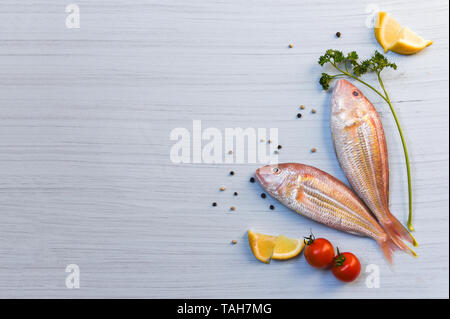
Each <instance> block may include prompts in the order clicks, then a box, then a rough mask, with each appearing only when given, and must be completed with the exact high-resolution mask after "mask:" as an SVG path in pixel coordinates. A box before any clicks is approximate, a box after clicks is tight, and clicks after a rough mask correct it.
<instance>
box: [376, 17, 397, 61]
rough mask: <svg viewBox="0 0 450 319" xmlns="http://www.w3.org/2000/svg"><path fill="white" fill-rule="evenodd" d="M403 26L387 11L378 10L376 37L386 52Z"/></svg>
mask: <svg viewBox="0 0 450 319" xmlns="http://www.w3.org/2000/svg"><path fill="white" fill-rule="evenodd" d="M402 29H403V27H402V26H401V25H400V23H398V22H397V21H396V20H395V19H394V18H392V17H391V16H390V15H389V14H387V13H386V12H378V16H377V20H376V22H375V38H376V39H377V41H378V43H379V44H380V45H381V46H382V47H383V49H384V53H386V52H388V50H389V47H390V46H391V45H392V43H394V42H395V41H396V40H397V39H398V36H399V34H400V32H401V31H402Z"/></svg>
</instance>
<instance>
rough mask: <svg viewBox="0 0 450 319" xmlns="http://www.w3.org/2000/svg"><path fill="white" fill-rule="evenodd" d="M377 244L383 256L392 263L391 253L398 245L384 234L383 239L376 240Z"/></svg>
mask: <svg viewBox="0 0 450 319" xmlns="http://www.w3.org/2000/svg"><path fill="white" fill-rule="evenodd" d="M377 243H378V245H379V246H380V248H381V251H382V252H383V254H384V257H385V258H386V260H387V261H388V262H389V264H391V265H392V255H393V254H394V252H395V250H396V249H398V246H397V245H396V244H395V243H394V242H393V241H392V239H391V238H390V237H389V236H388V235H386V237H384V238H383V239H379V240H377Z"/></svg>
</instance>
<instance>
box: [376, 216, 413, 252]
mask: <svg viewBox="0 0 450 319" xmlns="http://www.w3.org/2000/svg"><path fill="white" fill-rule="evenodd" d="M387 216H388V219H387V221H384V222H383V223H382V226H383V228H384V230H385V231H386V232H387V233H388V235H389V236H391V238H392V240H393V241H394V242H395V243H397V241H401V240H402V239H403V240H406V241H407V242H409V243H411V244H412V245H413V246H414V247H417V246H418V245H417V241H416V239H415V238H414V237H413V236H412V235H411V233H410V232H409V231H408V230H407V229H406V228H405V227H404V226H403V225H402V224H401V223H400V222H399V221H398V219H397V218H395V216H394V215H392V213H391V212H389V211H388V214H387Z"/></svg>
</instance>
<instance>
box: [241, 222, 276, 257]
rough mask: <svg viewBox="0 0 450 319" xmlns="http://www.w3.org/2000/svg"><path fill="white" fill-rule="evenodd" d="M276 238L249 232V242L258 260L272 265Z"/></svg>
mask: <svg viewBox="0 0 450 319" xmlns="http://www.w3.org/2000/svg"><path fill="white" fill-rule="evenodd" d="M275 239H276V237H275V236H269V235H263V234H258V233H255V232H252V231H251V230H249V231H248V242H249V244H250V248H251V249H252V251H253V254H254V255H255V257H256V259H258V260H260V261H262V262H263V263H266V264H268V263H270V259H271V258H272V255H273V251H274V248H275Z"/></svg>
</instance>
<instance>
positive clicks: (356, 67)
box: [319, 50, 414, 231]
mask: <svg viewBox="0 0 450 319" xmlns="http://www.w3.org/2000/svg"><path fill="white" fill-rule="evenodd" d="M319 64H320V65H321V66H324V65H325V64H331V65H332V66H333V67H334V68H335V69H336V70H338V71H339V73H338V74H335V75H329V74H327V73H322V77H321V78H320V81H319V83H320V84H321V85H322V87H323V89H324V90H328V89H329V87H330V82H331V81H332V80H334V79H335V78H338V77H345V76H347V77H350V78H352V79H354V80H356V81H358V82H360V83H362V84H364V85H365V86H367V87H368V88H370V89H371V90H372V91H374V92H375V93H376V94H378V95H379V96H380V97H381V98H382V99H383V100H384V101H385V102H386V103H387V104H388V105H389V108H390V109H391V113H392V115H393V116H394V120H395V124H396V125H397V129H398V132H399V134H400V138H401V140H402V145H403V153H404V154H405V162H406V174H407V176H408V199H409V215H408V222H407V227H408V229H409V230H410V231H414V227H413V225H412V187H411V167H410V164H409V156H408V148H407V147H406V141H405V137H404V135H403V131H402V128H401V126H400V122H399V120H398V117H397V114H396V113H395V110H394V107H393V106H392V103H391V99H390V98H389V95H388V93H387V91H386V88H385V86H384V83H383V80H382V79H381V75H380V74H381V71H383V69H385V68H392V69H394V70H396V69H397V65H396V64H395V63H391V62H389V61H388V60H387V58H386V57H385V56H384V55H383V54H381V53H380V52H378V51H375V53H374V55H373V56H372V57H371V58H370V59H367V60H363V61H361V62H360V61H358V54H357V53H356V52H355V51H352V52H350V53H348V54H347V56H345V55H344V54H343V53H342V52H341V51H338V50H327V51H326V52H325V54H324V55H322V56H321V57H320V58H319ZM367 72H374V73H376V75H377V79H378V82H379V84H380V87H381V89H382V92H380V90H377V89H376V88H374V87H373V86H372V85H370V84H369V83H367V82H365V81H363V80H362V79H361V78H360V77H361V75H363V74H365V73H367Z"/></svg>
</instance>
